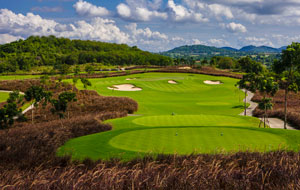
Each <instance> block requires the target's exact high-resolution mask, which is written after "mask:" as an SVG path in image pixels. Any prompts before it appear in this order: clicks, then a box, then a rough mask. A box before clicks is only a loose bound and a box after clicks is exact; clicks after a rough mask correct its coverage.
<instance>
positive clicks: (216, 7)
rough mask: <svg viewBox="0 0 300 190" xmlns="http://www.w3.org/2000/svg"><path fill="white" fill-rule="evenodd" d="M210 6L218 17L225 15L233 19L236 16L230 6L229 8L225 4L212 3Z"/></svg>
mask: <svg viewBox="0 0 300 190" xmlns="http://www.w3.org/2000/svg"><path fill="white" fill-rule="evenodd" d="M208 8H209V9H210V11H211V12H212V13H213V14H214V15H216V16H217V17H219V16H225V17H226V18H227V19H233V18H234V17H233V14H232V12H231V10H230V8H228V7H226V6H224V5H220V4H211V5H208Z"/></svg>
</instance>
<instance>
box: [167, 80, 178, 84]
mask: <svg viewBox="0 0 300 190" xmlns="http://www.w3.org/2000/svg"><path fill="white" fill-rule="evenodd" d="M168 83H169V84H178V82H176V81H175V80H169V81H168Z"/></svg>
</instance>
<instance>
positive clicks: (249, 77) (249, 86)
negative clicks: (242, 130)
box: [236, 73, 257, 116]
mask: <svg viewBox="0 0 300 190" xmlns="http://www.w3.org/2000/svg"><path fill="white" fill-rule="evenodd" d="M236 86H238V87H239V89H244V91H245V99H244V109H245V111H244V115H245V116H246V115H247V94H248V91H250V92H253V93H254V92H255V91H256V88H257V83H256V74H255V73H248V74H246V75H244V76H243V78H242V79H241V80H240V81H238V82H237V83H236Z"/></svg>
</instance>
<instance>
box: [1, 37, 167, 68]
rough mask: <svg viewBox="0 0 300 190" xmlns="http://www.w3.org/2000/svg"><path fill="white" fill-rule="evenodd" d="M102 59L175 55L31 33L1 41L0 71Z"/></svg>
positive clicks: (144, 60)
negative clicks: (22, 37)
mask: <svg viewBox="0 0 300 190" xmlns="http://www.w3.org/2000/svg"><path fill="white" fill-rule="evenodd" d="M85 63H102V64H104V65H160V66H166V65H171V64H172V63H173V62H172V59H171V58H169V57H166V56H162V55H159V54H153V53H150V52H146V51H142V50H140V49H138V48H137V47H136V46H133V47H130V46H128V45H125V44H114V43H104V42H96V41H83V40H70V39H67V38H56V37H55V36H48V37H46V36H42V37H39V36H31V37H29V38H27V39H26V40H18V41H15V42H12V43H8V44H4V45H0V73H4V72H15V71H17V70H24V71H29V70H30V69H31V68H32V67H34V66H43V65H45V66H57V65H64V64H65V65H75V64H85Z"/></svg>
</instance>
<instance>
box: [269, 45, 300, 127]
mask: <svg viewBox="0 0 300 190" xmlns="http://www.w3.org/2000/svg"><path fill="white" fill-rule="evenodd" d="M272 68H273V70H274V71H275V72H276V73H277V74H278V75H279V76H280V87H281V88H282V89H284V91H285V95H284V105H285V106H284V129H286V125H287V107H288V94H289V92H297V91H298V89H299V82H297V81H299V80H298V76H299V74H298V72H299V69H300V43H292V44H291V45H289V46H288V47H287V49H286V50H283V51H282V56H281V60H277V61H274V63H273V66H272Z"/></svg>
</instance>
